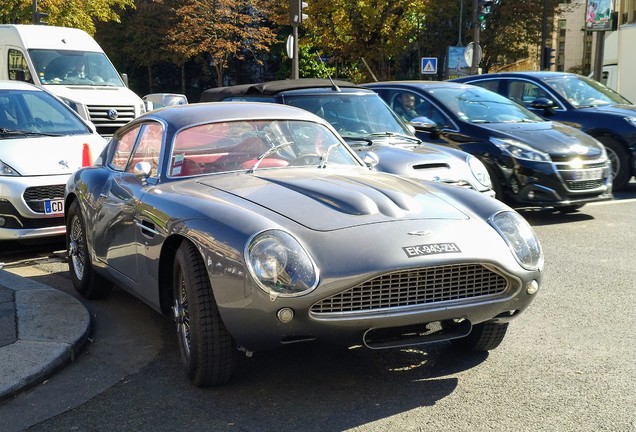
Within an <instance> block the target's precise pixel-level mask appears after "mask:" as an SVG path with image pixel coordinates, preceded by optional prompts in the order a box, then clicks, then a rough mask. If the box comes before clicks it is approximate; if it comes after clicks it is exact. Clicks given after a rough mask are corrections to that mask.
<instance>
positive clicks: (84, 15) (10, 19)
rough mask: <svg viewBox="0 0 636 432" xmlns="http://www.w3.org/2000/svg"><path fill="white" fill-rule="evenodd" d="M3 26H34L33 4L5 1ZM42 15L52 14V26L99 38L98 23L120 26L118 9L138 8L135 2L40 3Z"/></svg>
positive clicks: (73, 0) (71, 0)
mask: <svg viewBox="0 0 636 432" xmlns="http://www.w3.org/2000/svg"><path fill="white" fill-rule="evenodd" d="M2 3H3V4H2V8H0V22H2V23H11V24H31V23H32V22H33V2H32V1H31V0H3V2H2ZM37 4H38V11H39V12H45V13H48V14H49V16H48V17H47V19H46V21H47V22H48V24H49V25H56V26H62V27H76V28H81V29H83V30H85V31H86V32H88V33H89V34H91V35H94V34H95V22H96V21H102V22H119V14H118V13H117V12H116V11H117V10H118V9H125V8H134V7H135V0H39V1H38V3H37Z"/></svg>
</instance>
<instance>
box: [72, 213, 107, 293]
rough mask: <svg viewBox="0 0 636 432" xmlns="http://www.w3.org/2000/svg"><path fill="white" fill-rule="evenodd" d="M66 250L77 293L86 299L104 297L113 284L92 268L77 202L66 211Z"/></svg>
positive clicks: (83, 224) (83, 223)
mask: <svg viewBox="0 0 636 432" xmlns="http://www.w3.org/2000/svg"><path fill="white" fill-rule="evenodd" d="M66 250H67V254H68V269H69V272H70V274H71V281H72V282H73V286H75V289H76V290H77V292H79V293H80V294H81V295H82V296H83V297H86V298H88V299H99V298H104V297H106V296H107V295H108V294H109V293H110V291H111V290H112V288H113V283H112V282H110V281H109V280H107V279H105V278H104V277H102V276H100V275H98V274H97V273H96V272H95V269H94V268H93V264H92V263H91V257H90V253H89V251H88V244H87V242H86V222H85V220H84V216H83V215H82V211H81V209H80V206H79V203H78V202H77V201H73V202H72V203H71V205H70V207H69V209H68V211H67V217H66Z"/></svg>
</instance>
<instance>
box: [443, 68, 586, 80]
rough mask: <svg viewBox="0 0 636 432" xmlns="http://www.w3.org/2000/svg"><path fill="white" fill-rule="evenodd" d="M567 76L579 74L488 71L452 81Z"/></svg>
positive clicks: (539, 78)
mask: <svg viewBox="0 0 636 432" xmlns="http://www.w3.org/2000/svg"><path fill="white" fill-rule="evenodd" d="M566 76H577V74H574V73H570V72H554V71H524V72H521V71H516V72H495V73H487V74H482V75H471V76H466V77H461V78H455V79H453V80H450V81H456V82H463V81H469V80H475V79H483V78H515V77H516V78H519V77H525V78H535V79H538V80H543V79H547V78H562V77H566Z"/></svg>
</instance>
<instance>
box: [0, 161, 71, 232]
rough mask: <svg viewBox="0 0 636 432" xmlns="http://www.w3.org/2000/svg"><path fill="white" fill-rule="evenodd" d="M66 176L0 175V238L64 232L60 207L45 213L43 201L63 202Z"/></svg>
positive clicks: (62, 213)
mask: <svg viewBox="0 0 636 432" xmlns="http://www.w3.org/2000/svg"><path fill="white" fill-rule="evenodd" d="M68 177H69V176H68V175H66V174H65V175H55V176H35V177H6V176H4V177H0V240H20V239H32V238H42V237H52V236H59V235H64V233H65V232H66V227H65V223H64V212H63V209H62V208H60V209H57V212H56V213H51V214H47V213H46V210H45V203H47V202H50V201H51V200H54V201H56V202H57V203H58V204H61V203H62V202H63V199H64V187H65V185H66V181H67V179H68Z"/></svg>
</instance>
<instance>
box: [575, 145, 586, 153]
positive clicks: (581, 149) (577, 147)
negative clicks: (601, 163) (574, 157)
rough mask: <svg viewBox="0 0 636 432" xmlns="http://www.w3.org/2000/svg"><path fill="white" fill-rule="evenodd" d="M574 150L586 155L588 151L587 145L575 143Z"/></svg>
mask: <svg viewBox="0 0 636 432" xmlns="http://www.w3.org/2000/svg"><path fill="white" fill-rule="evenodd" d="M572 151H574V152H576V153H578V154H580V155H584V154H586V153H587V147H586V146H584V145H581V144H575V145H573V146H572Z"/></svg>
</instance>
